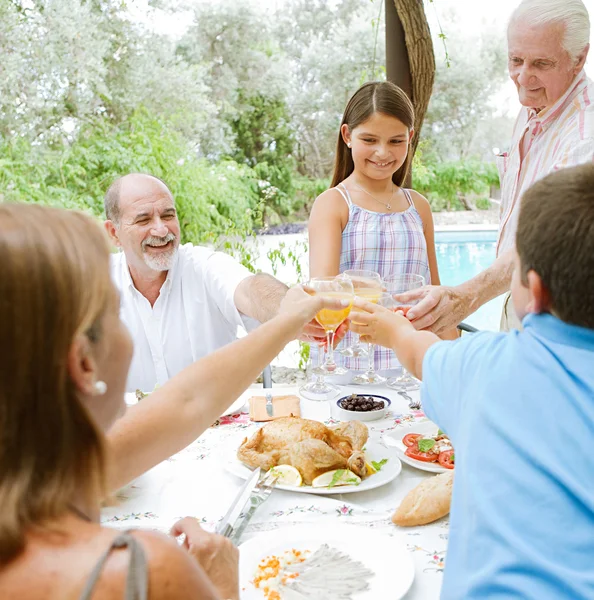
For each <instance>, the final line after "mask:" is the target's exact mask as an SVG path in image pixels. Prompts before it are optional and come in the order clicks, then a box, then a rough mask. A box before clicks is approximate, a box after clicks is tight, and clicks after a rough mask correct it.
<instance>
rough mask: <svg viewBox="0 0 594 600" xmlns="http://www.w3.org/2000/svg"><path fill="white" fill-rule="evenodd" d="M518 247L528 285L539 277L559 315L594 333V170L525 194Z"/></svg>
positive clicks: (563, 174)
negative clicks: (532, 275)
mask: <svg viewBox="0 0 594 600" xmlns="http://www.w3.org/2000/svg"><path fill="white" fill-rule="evenodd" d="M516 247H517V250H518V255H519V257H520V265H521V269H522V273H521V276H522V280H523V281H524V282H525V281H526V276H527V274H528V271H530V270H533V271H535V272H536V273H538V275H539V276H540V277H541V279H542V281H543V284H544V285H545V287H546V288H547V290H548V292H549V294H550V296H551V304H552V309H553V311H554V312H555V314H556V315H557V316H558V317H559V318H560V319H561V320H562V321H565V322H566V323H571V324H573V325H579V326H581V327H588V328H589V329H594V308H593V307H594V165H592V164H587V165H581V166H579V167H572V168H569V169H562V170H561V171H557V172H555V173H552V174H551V175H547V177H545V178H543V179H541V180H540V181H538V182H537V183H535V184H534V185H533V186H532V187H531V188H530V189H529V190H528V191H527V192H526V193H525V194H524V196H523V198H522V204H521V209H520V215H519V218H518V230H517V233H516Z"/></svg>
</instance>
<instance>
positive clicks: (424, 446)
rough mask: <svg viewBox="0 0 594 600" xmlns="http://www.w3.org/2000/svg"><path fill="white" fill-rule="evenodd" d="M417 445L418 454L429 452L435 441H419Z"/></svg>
mask: <svg viewBox="0 0 594 600" xmlns="http://www.w3.org/2000/svg"><path fill="white" fill-rule="evenodd" d="M418 444H419V452H429V450H431V448H433V446H435V440H426V439H420V440H419V442H418Z"/></svg>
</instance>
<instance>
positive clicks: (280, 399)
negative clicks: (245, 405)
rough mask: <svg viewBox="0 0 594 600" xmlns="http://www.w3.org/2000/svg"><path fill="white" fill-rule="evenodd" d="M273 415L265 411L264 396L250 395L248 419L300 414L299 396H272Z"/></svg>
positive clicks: (263, 419) (257, 419)
mask: <svg viewBox="0 0 594 600" xmlns="http://www.w3.org/2000/svg"><path fill="white" fill-rule="evenodd" d="M272 408H273V415H274V416H272V417H270V416H269V415H268V413H267V412H266V398H265V397H264V396H252V397H251V398H250V419H251V420H252V421H272V420H273V419H278V418H280V417H290V416H291V415H292V416H294V417H300V416H301V410H300V407H299V398H298V397H297V396H273V397H272Z"/></svg>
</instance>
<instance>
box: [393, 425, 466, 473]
mask: <svg viewBox="0 0 594 600" xmlns="http://www.w3.org/2000/svg"><path fill="white" fill-rule="evenodd" d="M384 442H385V443H386V445H388V446H391V447H393V448H394V449H395V450H396V452H397V454H398V458H399V459H400V460H401V461H402V462H404V463H406V464H408V465H410V466H411V467H415V468H416V469H421V470H422V471H429V472H430V473H445V472H446V471H449V470H451V469H453V468H454V465H455V462H456V453H455V451H454V448H453V446H452V443H451V442H450V441H449V438H448V437H447V435H446V434H445V433H443V432H442V431H440V430H439V428H438V427H437V425H435V423H432V422H431V421H423V422H421V423H415V424H414V425H413V426H411V427H410V428H409V429H403V430H401V431H392V432H390V433H389V434H384Z"/></svg>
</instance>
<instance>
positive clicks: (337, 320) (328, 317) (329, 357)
mask: <svg viewBox="0 0 594 600" xmlns="http://www.w3.org/2000/svg"><path fill="white" fill-rule="evenodd" d="M308 286H309V287H310V288H312V289H313V290H314V292H315V293H316V294H321V295H323V296H325V297H327V298H336V299H341V300H345V299H346V300H348V301H349V304H348V306H346V307H344V308H341V309H338V310H333V309H329V308H323V309H322V310H321V311H320V312H318V314H317V315H316V321H317V322H318V323H319V324H320V325H321V326H322V327H323V328H324V331H325V332H326V342H327V343H326V360H325V362H324V364H323V365H322V366H321V367H319V368H320V370H321V371H323V373H324V374H325V375H344V374H345V373H347V369H345V368H344V367H339V366H338V365H337V364H336V362H335V360H334V346H333V343H334V334H335V333H336V330H337V329H338V327H339V325H340V324H341V323H342V322H343V321H344V320H345V319H346V318H347V317H348V316H349V313H350V312H351V308H352V306H353V300H354V294H353V284H352V282H351V280H350V279H349V278H348V277H343V276H342V275H339V276H338V277H317V278H314V279H310V281H309V283H308Z"/></svg>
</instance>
